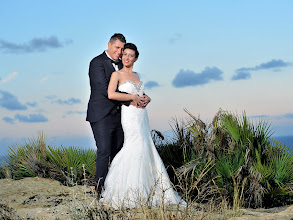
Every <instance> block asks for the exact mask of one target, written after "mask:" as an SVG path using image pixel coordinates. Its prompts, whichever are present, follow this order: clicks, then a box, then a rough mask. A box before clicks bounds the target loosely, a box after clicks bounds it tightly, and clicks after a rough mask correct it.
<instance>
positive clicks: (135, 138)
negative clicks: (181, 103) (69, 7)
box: [100, 43, 185, 208]
mask: <svg viewBox="0 0 293 220" xmlns="http://www.w3.org/2000/svg"><path fill="white" fill-rule="evenodd" d="M137 57H138V51H137V48H136V46H135V45H134V44H131V43H127V44H125V46H124V51H123V55H122V62H123V65H124V67H123V69H121V70H120V71H117V72H114V73H113V74H112V76H111V80H110V83H109V87H108V96H109V99H114V100H119V101H128V100H133V101H134V102H136V103H141V98H140V97H142V96H143V94H144V84H143V82H142V81H140V79H139V76H138V74H137V73H135V72H132V68H133V64H134V62H135V61H136V60H137ZM117 85H118V90H119V91H121V92H126V93H128V94H123V93H119V92H116V88H117ZM141 104H142V103H141ZM121 123H122V127H123V131H124V144H123V147H122V149H121V150H120V151H119V153H118V154H117V155H116V156H115V158H114V159H113V161H112V163H111V165H110V168H109V172H108V174H107V177H106V180H105V185H104V187H105V190H104V192H103V193H102V198H101V199H100V202H101V203H103V204H107V205H110V206H112V207H114V208H120V207H127V208H133V207H140V206H142V205H148V206H156V205H161V204H183V205H184V204H185V202H184V201H183V200H182V199H181V198H180V197H179V196H178V194H177V192H175V191H174V189H173V187H172V184H171V182H170V180H169V177H168V174H167V171H166V169H165V166H164V164H163V162H162V160H161V158H160V156H159V154H158V152H157V150H156V148H155V145H154V143H153V141H152V138H151V133H150V127H149V119H148V114H147V110H146V109H145V108H137V107H136V106H133V105H129V106H125V105H122V109H121Z"/></svg>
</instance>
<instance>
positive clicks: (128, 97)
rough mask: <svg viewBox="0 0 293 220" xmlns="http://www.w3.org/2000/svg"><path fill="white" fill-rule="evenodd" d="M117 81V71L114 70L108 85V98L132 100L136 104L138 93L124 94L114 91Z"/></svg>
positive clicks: (138, 99)
mask: <svg viewBox="0 0 293 220" xmlns="http://www.w3.org/2000/svg"><path fill="white" fill-rule="evenodd" d="M118 83H119V73H118V72H114V73H112V75H111V79H110V82H109V86H108V98H109V99H112V100H117V101H134V102H135V104H137V103H138V102H139V101H140V97H139V95H136V94H124V93H119V92H116V89H117V85H118Z"/></svg>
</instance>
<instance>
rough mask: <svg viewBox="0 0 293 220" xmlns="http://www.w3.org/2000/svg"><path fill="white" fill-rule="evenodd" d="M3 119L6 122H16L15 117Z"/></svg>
mask: <svg viewBox="0 0 293 220" xmlns="http://www.w3.org/2000/svg"><path fill="white" fill-rule="evenodd" d="M2 120H3V121H5V122H6V123H9V124H14V119H13V118H10V117H3V118H2Z"/></svg>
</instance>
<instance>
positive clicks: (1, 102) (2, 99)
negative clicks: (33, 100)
mask: <svg viewBox="0 0 293 220" xmlns="http://www.w3.org/2000/svg"><path fill="white" fill-rule="evenodd" d="M0 106H1V107H3V108H6V109H8V110H25V109H27V107H26V106H25V105H23V104H21V103H20V102H19V101H18V99H17V97H16V96H14V95H12V94H11V93H9V92H6V91H2V90H0Z"/></svg>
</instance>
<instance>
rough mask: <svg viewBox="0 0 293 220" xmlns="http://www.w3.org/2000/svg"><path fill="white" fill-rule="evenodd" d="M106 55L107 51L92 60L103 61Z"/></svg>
mask: <svg viewBox="0 0 293 220" xmlns="http://www.w3.org/2000/svg"><path fill="white" fill-rule="evenodd" d="M105 56H106V54H105V52H103V53H101V54H100V55H98V56H96V57H94V58H93V59H92V60H91V63H92V62H102V61H104V60H105V58H106V57H105Z"/></svg>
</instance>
